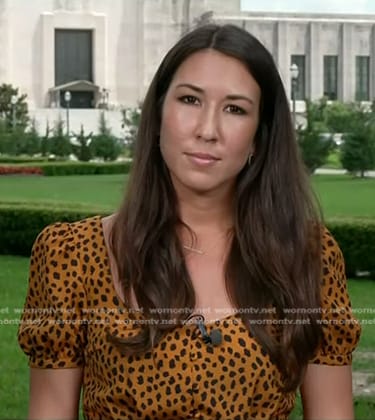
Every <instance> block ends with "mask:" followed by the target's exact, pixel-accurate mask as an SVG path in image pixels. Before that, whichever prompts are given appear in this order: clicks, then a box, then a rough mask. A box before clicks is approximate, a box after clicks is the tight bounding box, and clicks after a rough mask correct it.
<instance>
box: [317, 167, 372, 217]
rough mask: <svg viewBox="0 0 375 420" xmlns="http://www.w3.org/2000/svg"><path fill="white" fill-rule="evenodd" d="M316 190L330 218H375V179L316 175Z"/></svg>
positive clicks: (326, 215)
mask: <svg viewBox="0 0 375 420" xmlns="http://www.w3.org/2000/svg"><path fill="white" fill-rule="evenodd" d="M312 182H313V186H314V189H315V191H316V193H317V196H318V198H319V201H320V203H321V205H322V208H323V211H324V215H325V217H326V219H329V218H356V217H364V218H375V200H374V197H375V179H374V178H368V179H366V178H365V179H359V178H352V177H350V176H348V175H315V176H313V177H312Z"/></svg>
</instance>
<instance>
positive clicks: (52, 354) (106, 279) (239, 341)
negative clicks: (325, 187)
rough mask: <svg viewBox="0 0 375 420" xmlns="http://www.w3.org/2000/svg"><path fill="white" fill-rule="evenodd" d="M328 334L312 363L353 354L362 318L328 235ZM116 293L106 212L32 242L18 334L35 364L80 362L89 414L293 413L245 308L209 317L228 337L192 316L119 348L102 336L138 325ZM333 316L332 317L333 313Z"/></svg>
mask: <svg viewBox="0 0 375 420" xmlns="http://www.w3.org/2000/svg"><path fill="white" fill-rule="evenodd" d="M323 268H324V276H323V279H322V298H323V305H324V308H325V309H326V311H325V312H324V314H323V319H324V318H325V319H326V321H327V322H326V324H325V325H324V328H323V329H324V340H323V343H322V345H321V347H320V349H319V351H318V352H317V353H316V356H315V357H314V359H313V360H311V363H318V364H326V365H346V364H350V363H351V353H352V351H353V349H354V348H355V346H356V344H357V342H358V339H359V335H360V326H359V324H358V323H357V322H356V320H355V319H354V318H353V317H352V314H351V306H350V301H349V297H348V294H347V289H346V281H345V275H344V267H343V259H342V255H341V251H340V249H339V248H338V246H337V244H336V242H335V241H334V239H333V238H332V236H331V235H330V234H329V233H328V231H326V233H325V236H324V238H323ZM133 316H134V318H135V321H137V320H138V322H134V321H132V322H129V317H128V316H127V310H126V308H125V306H124V304H123V303H122V301H121V300H120V299H119V297H118V296H117V294H116V291H115V288H114V284H113V281H112V278H111V270H110V264H109V258H108V253H107V248H106V245H105V240H104V233H103V229H102V224H101V217H100V216H96V217H92V218H88V219H85V220H82V221H79V222H75V223H57V224H54V225H50V226H48V227H46V228H45V229H44V230H43V231H42V232H41V233H40V235H39V236H38V238H37V240H36V241H35V243H34V246H33V250H32V256H31V260H30V276H29V287H28V293H27V297H26V303H25V308H24V312H23V315H22V319H21V324H20V328H19V333H18V340H19V344H20V346H21V348H22V350H23V351H24V352H25V353H26V354H27V356H28V358H29V366H30V367H34V368H43V369H48V368H49V369H61V368H74V367H83V369H84V376H83V410H84V415H85V418H86V419H88V420H93V419H126V420H140V419H149V420H151V419H171V420H172V419H173V420H176V419H191V418H198V419H204V420H207V419H225V420H243V419H287V418H288V415H289V414H290V412H291V410H292V409H293V406H294V402H295V393H288V394H285V393H283V392H282V391H281V388H280V372H279V370H278V369H277V368H276V366H275V365H274V364H273V363H272V362H271V360H270V358H269V356H268V354H267V353H266V352H265V351H264V349H262V347H261V346H260V345H259V344H258V343H257V341H256V340H255V339H254V338H253V337H252V336H251V334H250V333H249V331H248V330H247V328H246V327H245V326H244V324H243V323H242V321H241V318H240V316H239V314H232V315H229V316H226V317H225V318H222V319H220V320H217V321H213V322H207V323H206V329H207V332H208V333H210V332H211V331H212V330H213V329H220V330H221V335H222V342H221V343H220V344H219V345H218V346H215V347H213V346H209V345H206V344H205V343H204V342H203V341H202V336H201V334H200V332H199V329H198V328H197V325H196V324H189V323H187V324H184V325H179V326H176V327H175V328H174V329H173V330H172V331H170V332H169V333H167V335H166V336H165V337H164V338H163V339H162V340H161V341H160V342H159V343H158V344H157V345H156V346H155V347H154V348H153V349H152V350H151V351H150V352H146V353H144V354H142V355H137V356H126V357H125V356H123V355H122V354H121V353H120V351H119V350H118V349H117V348H116V347H114V346H113V345H112V344H110V343H109V342H108V341H107V340H106V334H107V332H110V333H111V334H113V335H117V336H119V337H129V336H132V335H134V334H137V333H138V332H139V330H140V328H142V321H145V319H144V318H143V317H142V313H141V312H140V311H136V312H135V313H133ZM333 318H334V322H331V321H332V320H333Z"/></svg>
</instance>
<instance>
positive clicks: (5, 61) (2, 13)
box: [0, 0, 12, 82]
mask: <svg viewBox="0 0 375 420" xmlns="http://www.w3.org/2000/svg"><path fill="white" fill-rule="evenodd" d="M10 17H11V13H10V10H9V0H0V28H1V31H0V51H1V60H0V80H1V81H3V82H11V67H12V56H11V50H12V48H11V45H10V43H11V34H10V28H11V24H10Z"/></svg>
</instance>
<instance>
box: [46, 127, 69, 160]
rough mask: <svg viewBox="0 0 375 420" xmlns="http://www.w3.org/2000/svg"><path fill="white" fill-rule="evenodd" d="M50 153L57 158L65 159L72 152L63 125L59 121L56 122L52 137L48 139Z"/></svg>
mask: <svg viewBox="0 0 375 420" xmlns="http://www.w3.org/2000/svg"><path fill="white" fill-rule="evenodd" d="M49 145H50V149H49V151H50V153H52V154H53V155H55V156H58V157H59V158H67V157H68V156H69V155H70V153H71V152H72V145H71V144H70V141H69V138H68V136H67V135H66V134H64V123H63V121H62V120H61V119H59V120H58V121H57V122H56V125H55V128H54V130H53V135H52V137H51V138H50V139H49Z"/></svg>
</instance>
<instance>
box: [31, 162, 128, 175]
mask: <svg viewBox="0 0 375 420" xmlns="http://www.w3.org/2000/svg"><path fill="white" fill-rule="evenodd" d="M38 166H39V167H40V168H41V169H42V171H43V173H44V175H46V176H61V175H112V174H124V173H128V172H129V169H130V166H131V162H115V163H94V162H61V163H58V162H53V163H52V162H51V163H50V162H48V163H42V164H40V165H38Z"/></svg>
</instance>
